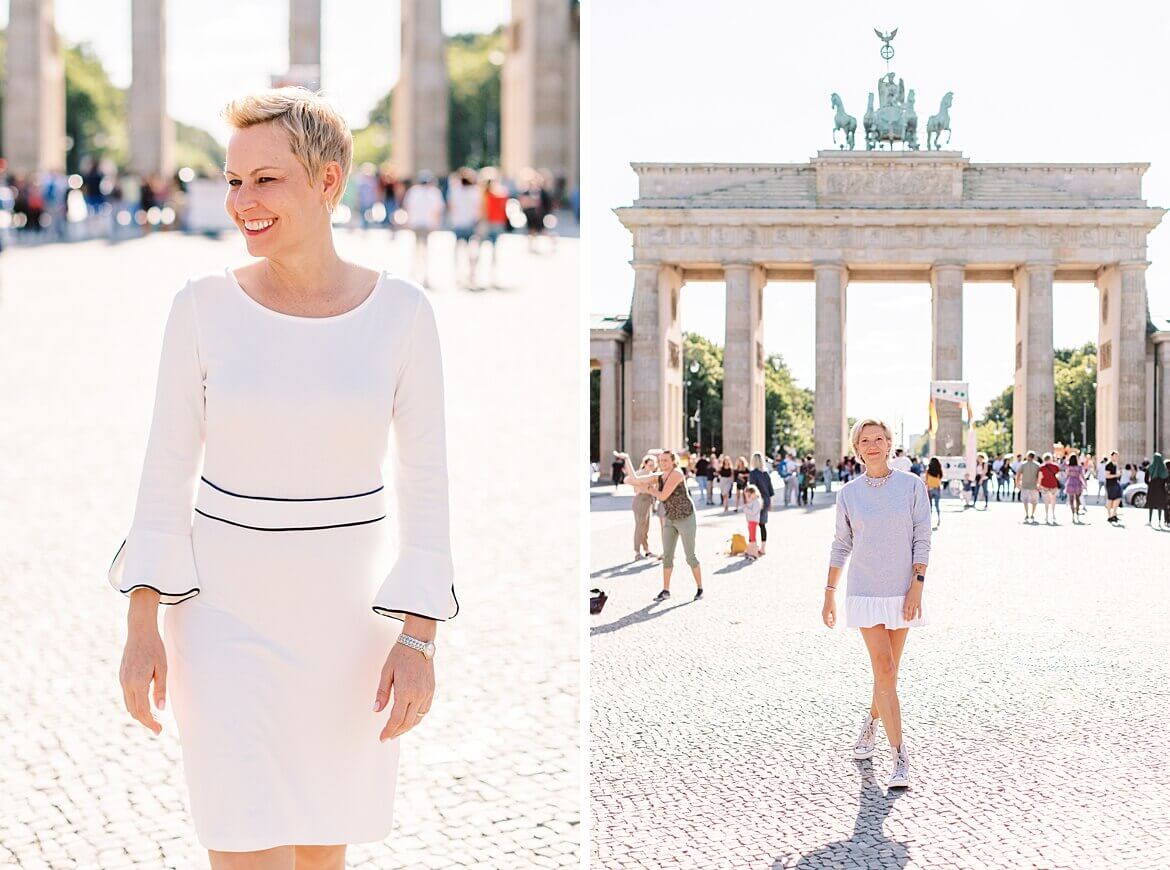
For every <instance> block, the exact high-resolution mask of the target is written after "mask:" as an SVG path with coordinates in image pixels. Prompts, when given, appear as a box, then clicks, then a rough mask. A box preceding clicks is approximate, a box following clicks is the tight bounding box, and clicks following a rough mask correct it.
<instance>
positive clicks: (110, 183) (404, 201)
mask: <svg viewBox="0 0 1170 870" xmlns="http://www.w3.org/2000/svg"><path fill="white" fill-rule="evenodd" d="M210 177H211V176H210V175H208V174H207V173H204V172H198V171H196V170H193V169H191V168H189V167H184V168H182V169H179V170H178V171H176V172H175V173H174V175H173V176H171V177H169V178H164V177H159V176H153V175H152V176H146V177H139V176H135V175H132V174H129V173H126V172H122V171H120V170H119V168H118V167H117V166H116V165H115V164H114V163H113V162H112V161H111V160H108V159H107V160H99V159H88V160H86V161H84V163H83V166H82V169H81V172H78V173H74V174H66V173H65V172H64V171H61V170H54V171H46V172H39V173H34V174H14V173H9V172H8V171H7V166H6V165H5V163H4V161H3V158H0V243H3V242H5V241H15V242H25V241H27V242H38V241H70V240H79V239H88V238H95V237H108V238H110V239H117V238H124V237H131V236H136V235H140V234H142V233H146V232H150V231H152V230H171V229H178V230H194V231H201V232H206V231H209V230H217V229H218V230H223V229H227V228H228V227H227V226H226V225H225V226H218V227H215V226H210V227H209V226H206V225H204V224H203V223H201V222H197V225H191V224H190V223H189V221H188V219H187V218H188V206H189V205H191V203H190V202H189V196H188V195H189V186H190V184H191V182H193V181H194V180H196V179H206V178H210ZM205 189H206V188H201V189H200V190H201V191H202V190H205ZM199 195H203V194H202V192H200V194H199ZM216 195H217V196H218V195H219V194H216ZM565 212H568V213H570V214H571V215H572V219H573V221H574V223H575V222H576V221H577V220H578V218H579V214H580V211H579V196H578V192H577V191H576V190H575V189H574V190H570V189H569V187H568V184H567V182H566V179H565V178H564V177H563V176H555V175H554V174H553V173H551V172H549V171H547V170H535V169H525V170H523V171H522V172H520V173H519V174H518V176H517V177H516V178H515V179H511V178H507V177H505V176H504V175H503V174H502V173H501V172H500V170H499V169H497V168H495V167H486V168H482V169H472V168H470V167H461V168H459V169H457V170H455V171H454V172H451V173H450V174H449V175H447V176H446V177H445V178H441V179H440V178H437V177H436V176H435V174H434V173H432V172H430V171H427V170H422V171H420V172H419V173H418V174H417V175H416V176H415V177H414V178H404V177H401V176H400V175H399V174H398V173H397V172H396V171H395V169H394V167H393V165H392V164H389V163H386V164H383V165H382V166H381V167H378V166H375V165H374V164H372V163H363V164H361V165H360V166H358V167H356V168H355V170H354V172H353V174H352V175H351V177H350V181H349V184H348V186H347V188H346V192H345V196H344V197H343V199H342V203H341V207H340V208H339V209H338V211H337V212H336V213H335V216H334V222H335V224H337V225H340V226H348V227H353V228H363V229H373V228H383V229H388V230H389V231H390V232H391V233H394V232H396V231H398V230H403V229H405V230H410V231H411V232H412V233H413V235H414V238H415V240H416V264H415V272H416V277H417V278H418V279H419V280H421V281H423V282H424V283H425V282H426V281H427V279H428V275H427V265H426V264H427V250H428V243H429V239H430V234H431V233H433V232H436V231H443V230H446V231H450V232H451V233H453V234H454V236H455V240H456V265H457V274H459V275H460V276H461V278H460V280H461V281H462V282H463V283H466V284H468V285H472V284H474V283H475V280H476V274H477V268H478V264H479V260H480V255H481V253H484V254H485V255H486V256H487V262H488V264H490V265H489V268H490V271H491V275H492V278H491V280H492V282H493V283H494V282H495V269H496V262H497V257H496V256H495V242H496V241H497V240H498V239H499V237H500V236H501V235H503V234H504V233H511V232H517V233H524V234H526V235H527V237H528V244H529V250H530V251H532V252H539V250H540V248H539V247H538V242H539V240H540V239H542V238H544V239H550V240H551V239H555V236H556V234H557V231H558V220H559V219H558V213H562V214H563V213H565ZM203 213H204V214H206V211H204V212H203ZM549 244H551V242H549Z"/></svg>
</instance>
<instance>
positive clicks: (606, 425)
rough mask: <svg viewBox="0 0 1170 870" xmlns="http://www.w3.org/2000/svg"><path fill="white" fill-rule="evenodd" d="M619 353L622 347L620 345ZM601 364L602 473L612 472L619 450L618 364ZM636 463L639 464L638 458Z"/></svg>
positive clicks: (600, 436) (600, 441) (599, 432)
mask: <svg viewBox="0 0 1170 870" xmlns="http://www.w3.org/2000/svg"><path fill="white" fill-rule="evenodd" d="M617 347H618V352H619V353H620V352H621V346H620V345H618V346H617ZM599 362H600V363H601V396H600V404H601V408H600V411H601V425H600V426H599V430H598V449H599V450H600V454H601V461H600V464H601V469H602V471H601V473H602V475H605V474H606V472H607V471H610V470H611V468H612V463H613V451H615V450H617V449H618V414H619V413H620V405H619V404H618V364H617V360H615V359H608V358H602V359H601V360H599ZM633 461H634V463H635V467H636V463H637V462H638V459H637V457H635V458H634V460H633Z"/></svg>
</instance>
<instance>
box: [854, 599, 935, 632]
mask: <svg viewBox="0 0 1170 870" xmlns="http://www.w3.org/2000/svg"><path fill="white" fill-rule="evenodd" d="M905 601H906V596H905V595H880V596H878V595H846V596H845V627H846V628H871V627H873V626H875V625H884V626H885V627H886V628H920V627H921V626H924V625H926V617H925V612H926V611H925V608H923V615H922V616H919V617H917V618H916V619H911V620H906V619H905V618H904V617H903V616H902V605H903V604H904V603H905Z"/></svg>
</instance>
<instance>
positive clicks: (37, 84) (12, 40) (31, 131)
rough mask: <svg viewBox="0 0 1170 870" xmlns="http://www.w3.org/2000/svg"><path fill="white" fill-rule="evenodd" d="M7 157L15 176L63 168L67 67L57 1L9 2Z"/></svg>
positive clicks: (6, 90) (5, 136)
mask: <svg viewBox="0 0 1170 870" xmlns="http://www.w3.org/2000/svg"><path fill="white" fill-rule="evenodd" d="M7 35H8V63H7V66H8V87H7V88H6V89H5V93H4V145H3V150H4V156H5V158H6V159H7V161H8V171H9V172H10V173H13V174H15V175H23V174H25V173H29V172H42V171H45V170H51V169H59V170H61V171H64V169H65V64H64V60H63V59H62V57H61V49H60V44H59V42H58V40H57V30H56V27H55V26H54V23H53V0H10V2H9V4H8V34H7Z"/></svg>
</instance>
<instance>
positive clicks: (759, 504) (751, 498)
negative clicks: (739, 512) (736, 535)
mask: <svg viewBox="0 0 1170 870" xmlns="http://www.w3.org/2000/svg"><path fill="white" fill-rule="evenodd" d="M743 494H744V498H745V499H746V501H745V502H744V505H743V513H744V516H745V517H746V518H747V526H748V548H747V557H748V558H749V559H751V560H752V561H753V562H754V561H755V560H756V559H758V558H759V557H760V545H759V544H758V543H756V532H757V531H758V530H759V528H760V511H761V510H762V509H763V507H764V500H763V499H762V498H760V491H759V489H757V488H756V486H755V485H754V484H748V486H747V488H746V489H745V490H744V491H743Z"/></svg>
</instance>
